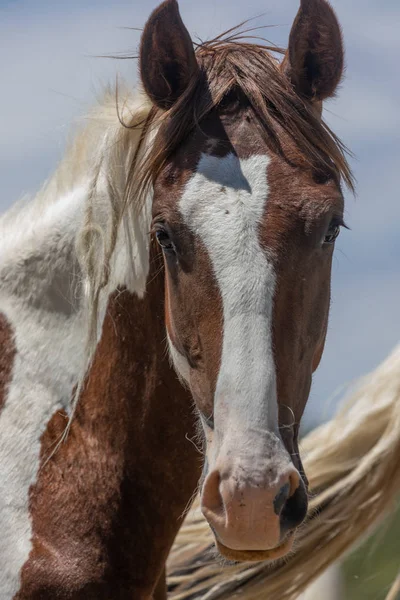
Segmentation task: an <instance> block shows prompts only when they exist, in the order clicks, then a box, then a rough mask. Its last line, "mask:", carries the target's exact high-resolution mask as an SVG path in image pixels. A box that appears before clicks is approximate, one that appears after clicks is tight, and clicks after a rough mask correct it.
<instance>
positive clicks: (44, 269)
mask: <svg viewBox="0 0 400 600" xmlns="http://www.w3.org/2000/svg"><path fill="white" fill-rule="evenodd" d="M244 35H245V33H240V32H238V31H237V30H231V31H230V32H228V33H227V34H226V35H225V36H219V37H217V38H215V39H214V40H211V41H208V42H204V43H201V44H198V45H197V47H194V44H193V42H192V40H191V38H190V35H189V33H188V31H187V29H186V27H185V25H184V24H183V22H182V19H181V17H180V14H179V8H178V5H177V2H176V1H175V0H166V1H165V2H163V3H162V4H161V5H160V6H159V7H158V8H156V10H155V11H154V12H153V13H152V14H151V16H150V17H149V20H148V21H147V23H146V26H145V28H144V31H143V33H142V38H141V46H140V54H139V65H140V76H141V85H142V88H143V89H142V90H139V91H138V92H137V93H135V94H131V93H130V92H129V91H126V93H125V94H124V98H123V102H122V105H121V104H120V102H119V100H120V99H121V97H122V96H121V90H119V91H118V102H117V104H118V106H119V110H118V111H116V109H115V98H114V97H113V93H112V92H108V93H107V94H106V97H105V99H104V100H103V103H102V104H101V105H100V106H99V107H97V108H96V109H94V111H93V113H92V114H91V115H90V119H89V123H88V125H87V127H86V128H85V129H84V131H83V132H81V133H80V134H79V135H78V137H77V138H76V141H75V142H74V144H73V145H72V147H71V148H70V150H69V151H68V152H67V155H66V157H65V158H64V160H63V161H62V163H61V164H60V166H59V168H58V170H57V171H56V173H55V175H54V177H53V178H52V179H51V180H50V181H49V182H48V183H47V184H45V186H44V187H43V189H42V190H41V191H40V192H39V194H38V195H37V196H36V197H35V198H34V199H33V200H32V201H31V202H29V203H19V204H17V205H16V207H15V208H13V209H11V211H10V212H9V213H7V214H6V215H4V216H3V217H2V219H1V222H0V231H1V238H0V248H1V257H2V261H1V265H0V281H1V291H0V315H1V319H0V338H1V348H2V354H1V359H0V432H1V437H0V472H1V474H2V475H1V494H0V505H1V513H0V514H1V525H2V539H1V542H0V564H1V565H2V570H1V573H0V586H1V592H2V598H4V600H6V599H7V600H8V599H11V598H13V599H14V600H28V599H29V600H34V599H39V598H40V600H46V598H48V599H54V598H59V599H64V598H65V599H67V598H74V600H75V599H76V600H79V599H80V598H85V600H86V599H91V598H93V599H94V598H96V600H101V599H102V598H104V599H109V598H111V597H112V598H121V599H124V598H135V599H137V600H148V599H149V598H154V599H156V600H158V599H162V598H165V597H166V586H165V576H164V565H165V561H166V558H167V555H168V553H169V550H170V548H171V546H172V544H173V541H174V538H175V536H176V534H177V532H178V530H179V527H180V525H181V523H182V520H183V517H184V513H185V510H186V508H187V507H188V505H189V503H190V501H191V499H192V498H193V495H194V492H195V491H196V489H197V486H198V485H200V488H201V507H202V511H203V513H204V515H205V516H206V518H207V521H208V523H209V525H210V527H211V529H212V531H213V535H214V539H215V544H216V548H217V550H218V552H219V553H220V554H221V555H222V556H223V557H224V558H227V559H229V560H233V561H260V560H262V561H265V560H267V561H275V560H277V559H279V558H281V557H284V556H286V555H287V554H288V553H289V552H290V551H291V548H292V546H293V542H294V538H295V535H296V530H297V529H298V527H299V526H300V525H301V523H302V522H303V520H304V518H305V516H306V513H307V504H308V498H307V478H306V475H305V473H304V469H303V466H302V462H301V459H300V455H299V451H298V431H299V425H300V420H301V416H302V413H303V410H304V407H305V404H306V402H307V398H308V394H309V390H310V386H311V378H312V373H313V372H314V371H315V369H316V368H317V367H318V364H319V362H320V359H321V356H322V353H323V348H324V343H325V336H326V330H327V322H328V313H329V298H330V272H331V262H332V255H333V249H334V245H335V240H336V238H337V236H338V235H339V233H340V229H341V227H343V226H344V221H343V210H344V201H343V193H342V189H341V188H342V184H343V183H344V184H346V185H348V186H349V187H350V188H351V189H352V187H353V180H352V175H351V171H350V168H349V166H348V163H347V159H346V148H345V146H344V145H343V144H342V142H341V141H340V140H339V139H338V138H337V137H336V136H335V134H334V133H333V132H331V131H330V129H329V128H328V126H327V125H326V124H325V123H324V121H323V119H322V116H321V113H322V103H323V101H325V100H326V99H327V98H329V97H331V96H332V95H333V94H334V93H335V91H336V89H337V87H338V85H339V83H340V81H341V78H342V73H343V64H344V51H343V43H342V37H341V32H340V27H339V24H338V21H337V18H336V16H335V14H334V12H333V10H332V8H331V7H330V5H329V4H328V3H327V2H326V0H301V4H300V8H299V11H298V14H297V16H296V19H295V21H294V23H293V26H292V29H291V33H290V37H289V45H288V50H287V51H285V52H283V51H281V50H280V49H278V48H275V47H269V46H266V45H263V44H261V43H256V44H254V43H249V41H247V40H246V39H244V38H243V36H244ZM282 54H283V60H281V61H280V60H279V59H278V56H281V55H282ZM199 423H200V425H199ZM197 440H199V442H197ZM201 444H203V448H204V449H203V450H201V453H200V454H201V456H200V455H199V452H198V450H199V445H201ZM203 455H204V459H203ZM199 481H200V484H199Z"/></svg>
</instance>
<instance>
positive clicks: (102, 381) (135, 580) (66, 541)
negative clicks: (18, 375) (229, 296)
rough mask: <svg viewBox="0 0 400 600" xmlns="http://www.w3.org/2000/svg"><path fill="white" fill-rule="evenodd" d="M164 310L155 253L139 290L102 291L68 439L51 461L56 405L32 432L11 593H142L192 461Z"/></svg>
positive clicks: (24, 598)
mask: <svg viewBox="0 0 400 600" xmlns="http://www.w3.org/2000/svg"><path fill="white" fill-rule="evenodd" d="M163 310H164V306H163V275H162V274H161V273H160V272H159V260H158V258H157V255H156V253H153V254H152V259H151V269H150V274H149V283H148V289H147V294H146V297H145V299H144V300H139V299H138V298H137V297H136V296H135V295H133V294H130V293H129V292H127V291H123V292H122V293H116V294H115V295H114V296H113V297H112V298H111V300H110V303H109V310H108V313H107V316H106V318H105V322H104V326H103V332H102V338H101V341H100V343H99V346H98V350H97V353H96V356H95V360H94V363H93V367H92V369H91V372H90V375H89V378H88V383H87V386H86V388H85V390H84V392H83V394H82V397H81V399H80V402H79V405H78V410H77V414H76V417H75V419H74V421H73V423H72V428H71V431H70V434H69V436H68V439H67V442H66V443H65V444H63V445H62V446H61V447H60V448H59V450H58V451H57V452H56V453H55V454H54V455H53V456H52V457H51V459H50V460H49V462H46V460H47V459H48V457H49V456H50V454H51V452H52V450H53V448H54V446H55V444H56V443H57V441H58V440H59V438H60V436H61V434H62V432H63V431H64V428H65V425H66V415H65V414H63V413H56V414H54V415H53V417H52V419H51V420H50V422H49V424H48V426H47V429H46V431H45V433H44V434H43V436H42V450H41V468H40V471H39V475H38V479H37V482H36V484H35V485H34V486H33V487H32V489H31V494H30V509H31V514H32V526H33V539H32V542H33V549H32V552H31V555H30V558H29V560H28V561H27V563H26V564H25V566H24V568H23V571H22V586H21V590H20V592H19V593H18V595H17V596H16V598H17V599H18V600H28V599H29V600H34V599H38V600H39V598H40V600H46V599H48V600H54V598H60V599H65V600H66V599H67V598H71V597H73V598H74V599H76V600H78V599H82V600H83V599H85V600H90V599H92V600H95V599H96V600H102V599H103V600H109V599H110V598H114V597H118V598H121V599H125V598H126V600H128V599H129V600H131V599H132V598H137V599H138V600H144V599H146V600H149V599H150V597H151V594H152V591H153V589H154V588H155V586H156V584H157V581H158V579H159V577H160V576H161V574H162V571H163V567H164V563H165V560H166V557H167V554H168V552H169V549H170V547H171V545H172V542H173V539H174V537H175V535H176V533H177V531H178V528H179V526H180V524H181V522H182V514H183V512H184V509H185V507H186V504H187V502H188V501H189V498H190V497H191V495H192V493H193V490H194V488H195V487H196V484H197V481H198V478H199V474H200V466H201V465H200V460H199V455H198V454H197V453H196V450H195V449H194V447H193V445H192V444H191V443H190V441H188V439H186V436H187V437H188V438H192V437H193V436H194V434H195V423H194V417H193V414H192V407H191V399H190V396H189V394H188V393H187V392H186V391H185V390H184V389H183V388H182V386H181V385H180V384H179V382H178V380H177V377H176V374H175V372H174V371H173V370H172V369H171V368H170V366H169V363H168V357H167V355H166V352H165V329H164V318H163ZM160 590H162V584H161V583H160V584H159V587H158V594H159V597H162V591H160Z"/></svg>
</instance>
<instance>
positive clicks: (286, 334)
mask: <svg viewBox="0 0 400 600" xmlns="http://www.w3.org/2000/svg"><path fill="white" fill-rule="evenodd" d="M295 152H296V149H295V148H292V149H291V153H292V154H295ZM296 162H297V161H296ZM268 182H269V188H270V194H269V199H268V204H267V207H266V216H265V220H264V222H263V227H262V229H261V239H262V241H263V244H264V245H265V246H266V247H267V248H268V250H269V251H270V252H271V253H272V256H273V257H274V264H275V271H276V277H277V281H276V291H275V302H274V316H273V339H274V355H275V366H276V371H277V388H278V402H279V425H280V428H281V435H282V438H283V440H284V442H285V445H286V447H287V449H288V451H289V453H290V454H291V455H292V459H293V462H294V464H295V466H296V467H297V468H298V469H299V470H300V471H301V472H303V469H302V464H301V460H300V457H299V451H298V442H297V438H298V431H299V426H300V420H301V417H302V414H303V411H304V408H305V405H306V403H307V399H308V396H309V392H310V387H311V382H312V373H313V372H314V371H315V369H316V368H317V366H318V364H319V361H320V359H321V356H322V352H323V348H324V343H325V336H326V331H327V324H328V314H329V305H330V280H331V265H332V254H333V252H332V250H333V246H326V245H324V244H323V243H322V242H323V239H324V235H325V233H326V231H327V229H328V226H329V223H330V221H331V219H332V218H333V217H335V216H340V215H341V214H342V211H343V197H342V194H341V191H340V187H339V185H338V182H337V180H336V179H335V177H332V178H331V179H328V180H327V182H326V183H325V184H320V183H318V179H317V180H316V178H315V174H314V173H313V172H311V171H310V170H307V169H302V168H296V167H293V166H291V165H290V164H288V163H287V162H286V161H284V160H283V159H282V158H280V157H276V156H274V157H272V160H271V164H270V166H269V169H268Z"/></svg>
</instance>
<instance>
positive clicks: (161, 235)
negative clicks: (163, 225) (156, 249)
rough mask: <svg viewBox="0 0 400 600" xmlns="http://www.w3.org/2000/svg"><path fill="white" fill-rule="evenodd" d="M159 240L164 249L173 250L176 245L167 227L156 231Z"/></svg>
mask: <svg viewBox="0 0 400 600" xmlns="http://www.w3.org/2000/svg"><path fill="white" fill-rule="evenodd" d="M156 238H157V242H158V243H159V245H160V246H161V248H163V250H173V249H174V245H173V243H172V242H171V240H170V237H169V235H168V233H167V232H166V231H165V229H157V231H156Z"/></svg>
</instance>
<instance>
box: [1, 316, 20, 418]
mask: <svg viewBox="0 0 400 600" xmlns="http://www.w3.org/2000/svg"><path fill="white" fill-rule="evenodd" d="M0 348H1V351H0V411H1V409H2V408H3V406H4V404H5V401H6V393H7V387H8V385H9V384H10V382H11V378H12V369H13V365H14V358H15V354H16V351H17V350H16V347H15V343H14V336H13V331H12V329H11V325H10V324H9V323H8V321H7V319H6V318H5V316H4V315H3V314H2V313H0Z"/></svg>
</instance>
